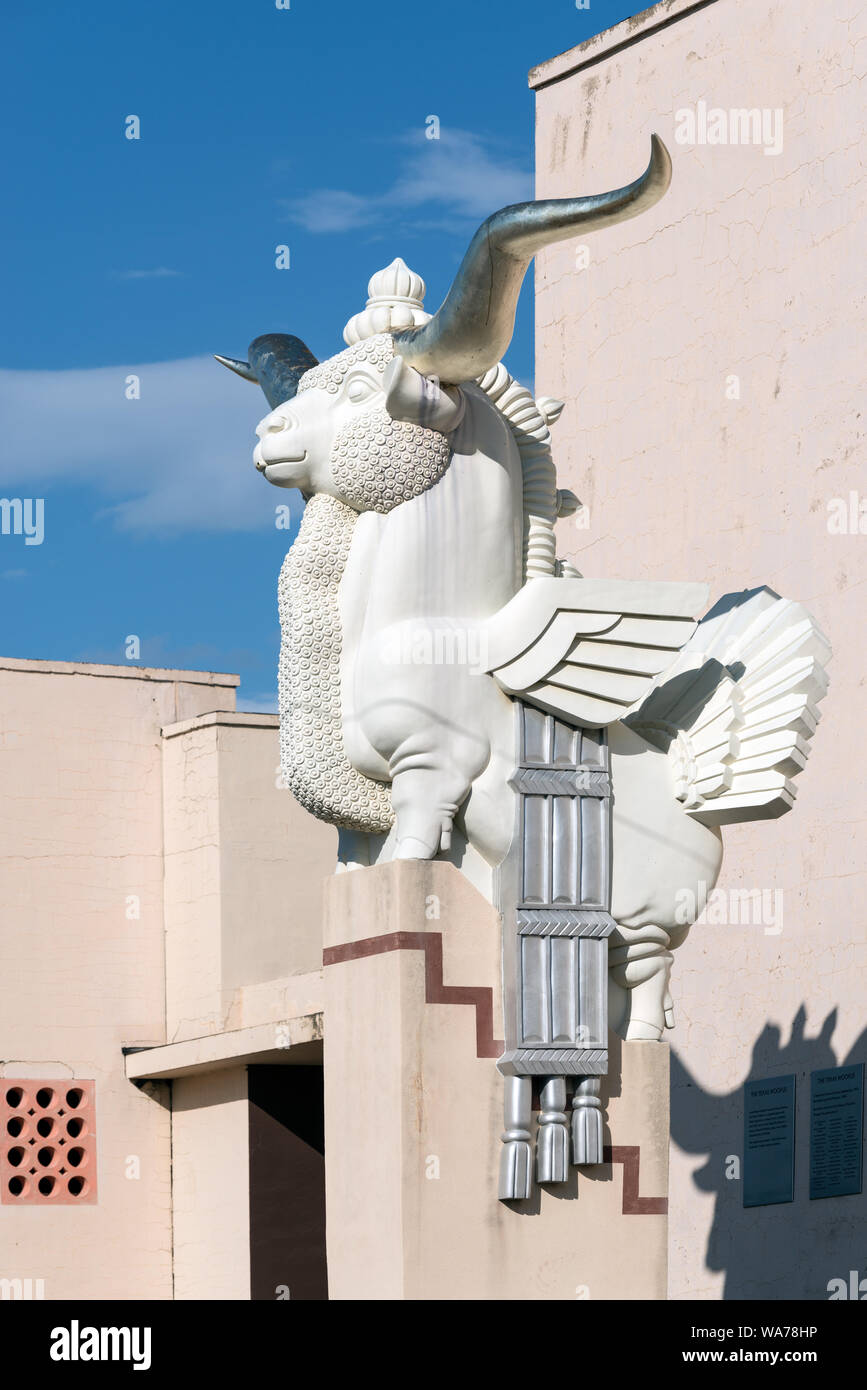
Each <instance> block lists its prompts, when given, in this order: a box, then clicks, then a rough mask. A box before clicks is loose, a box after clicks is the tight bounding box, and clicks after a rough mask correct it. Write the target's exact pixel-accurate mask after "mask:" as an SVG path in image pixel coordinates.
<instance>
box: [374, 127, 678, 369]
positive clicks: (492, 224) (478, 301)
mask: <svg viewBox="0 0 867 1390" xmlns="http://www.w3.org/2000/svg"><path fill="white" fill-rule="evenodd" d="M670 182H671V159H670V157H669V153H668V150H667V149H666V148H665V145H664V144H663V143H662V141H661V140H660V138H659V136H658V135H651V137H650V163H649V164H648V166H647V168H646V170H645V171H644V173H643V174H642V175H641V178H638V179H636V180H635V182H634V183H630V184H627V185H626V187H625V188H618V189H615V191H614V192H612V193H600V194H595V195H593V196H590V197H586V198H548V199H543V200H542V201H540V202H535V203H515V204H514V205H513V206H512V207H507V208H502V209H501V210H500V211H499V212H495V213H494V214H493V216H491V217H489V218H488V220H487V221H486V222H483V223H482V225H481V227H480V228H479V230H478V231H477V232H476V234H475V236H474V237H473V239H472V241H471V242H470V246H469V250H468V251H467V253H466V255H465V256H464V259H463V261H462V262H461V265H460V269H459V270H458V273H457V275H456V276H455V279H454V283H453V284H452V287H451V289H450V290H449V292H448V294H447V295H446V297H445V299H444V300H443V303H442V304H441V306H440V308H439V309H438V310H437V312H436V313H435V314H434V316H433V318H432V319H430V320H429V321H428V322H427V323H425V324H422V325H421V326H420V327H418V328H407V329H403V330H402V331H401V332H399V333H394V334H393V335H392V336H393V338H394V350H395V352H396V353H398V354H399V355H400V356H401V357H402V358H403V359H404V361H406V362H409V363H410V364H411V365H412V366H413V367H415V368H416V370H417V371H419V372H421V373H422V374H423V375H425V376H437V377H439V379H440V380H441V381H447V382H453V383H458V382H461V381H469V380H471V379H472V378H473V377H477V376H481V375H482V373H483V372H486V371H487V370H488V369H489V368H490V367H493V366H494V365H495V364H496V363H497V362H499V361H500V359H501V357H502V356H503V355H504V353H505V352H506V349H507V348H508V346H509V343H510V342H511V339H512V333H513V331H514V327H515V310H516V308H517V305H518V295H519V293H520V290H521V284H522V282H523V279H524V276H525V274H526V272H527V267H528V266H529V264H530V262H531V260H532V259H533V257H534V255H535V254H536V252H537V251H538V250H540V249H541V247H543V246H547V245H548V244H549V243H551V242H554V241H565V240H566V239H567V238H568V237H572V236H575V235H577V233H578V232H579V231H580V232H588V231H597V230H598V229H599V228H601V227H611V226H613V225H614V223H616V222H626V221H627V220H628V219H629V218H630V217H637V216H638V215H639V213H642V212H645V211H646V210H647V209H648V208H651V207H653V205H654V203H657V202H659V199H660V198H661V197H662V195H663V194H664V193H665V191H666V189H667V188H668V185H669V184H670Z"/></svg>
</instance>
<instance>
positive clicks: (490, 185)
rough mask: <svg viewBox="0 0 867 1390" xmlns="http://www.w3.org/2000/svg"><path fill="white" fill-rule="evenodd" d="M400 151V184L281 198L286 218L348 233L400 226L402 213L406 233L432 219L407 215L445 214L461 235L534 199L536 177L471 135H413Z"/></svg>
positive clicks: (451, 227)
mask: <svg viewBox="0 0 867 1390" xmlns="http://www.w3.org/2000/svg"><path fill="white" fill-rule="evenodd" d="M400 144H401V147H402V149H403V151H404V153H403V155H402V157H401V159H400V160H399V162H398V169H397V174H396V177H395V179H394V181H393V182H392V184H391V186H390V187H388V188H386V189H385V190H384V191H383V192H380V193H373V192H371V193H369V194H364V195H362V194H359V193H353V192H350V191H348V190H343V189H334V188H320V189H316V190H314V191H313V192H311V193H308V194H305V195H303V196H302V197H300V198H296V199H292V200H290V199H288V198H284V199H281V206H282V208H283V211H284V213H285V215H286V218H287V219H288V220H289V221H290V222H298V223H300V224H301V226H303V227H305V228H306V229H307V231H309V232H345V231H351V230H354V229H357V228H361V227H376V226H380V225H382V224H384V223H386V222H393V221H394V218H395V214H396V213H399V214H400V220H401V225H402V226H404V227H415V228H416V229H418V228H421V227H429V226H430V225H431V222H430V216H429V215H428V217H427V218H424V219H422V220H421V221H419V219H418V218H414V217H413V216H412V215H410V216H409V217H407V216H406V215H405V210H407V209H409V210H419V211H420V210H423V209H431V208H439V209H440V211H441V212H442V211H445V212H447V213H448V214H449V217H448V218H447V219H445V220H444V219H443V218H442V217H440V218H439V219H438V221H437V223H436V225H438V226H443V225H445V226H447V227H448V228H449V230H452V231H456V230H458V229H459V228H460V229H461V230H463V226H464V223H465V222H469V221H471V220H476V221H482V220H483V219H484V218H485V217H487V216H489V215H490V213H492V212H496V211H497V210H498V208H501V207H506V206H508V204H510V203H520V202H524V201H526V200H527V199H530V198H532V196H533V188H532V178H531V176H530V174H529V173H528V172H527V171H526V170H525V169H524V168H523V167H522V166H521V165H519V164H518V163H516V162H515V161H514V160H513V159H512V158H511V157H504V156H502V155H500V154H499V153H497V152H496V151H495V150H494V149H492V147H491V142H490V141H488V140H485V139H484V138H483V137H482V136H480V135H476V134H473V133H472V132H471V131H467V130H450V129H443V130H442V131H441V134H440V138H439V140H428V139H427V138H426V137H425V135H424V132H423V131H422V132H413V133H411V134H409V135H405V136H403V137H402V139H401V141H400Z"/></svg>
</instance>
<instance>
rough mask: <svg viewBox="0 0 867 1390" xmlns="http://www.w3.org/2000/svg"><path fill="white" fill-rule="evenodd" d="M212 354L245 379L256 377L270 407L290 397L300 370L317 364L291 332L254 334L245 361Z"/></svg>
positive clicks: (254, 379)
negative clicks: (247, 357)
mask: <svg viewBox="0 0 867 1390" xmlns="http://www.w3.org/2000/svg"><path fill="white" fill-rule="evenodd" d="M214 355H215V357H216V359H217V361H218V362H221V363H222V364H223V366H224V367H228V368H229V370H230V371H232V372H237V374H238V376H242V377H243V378H244V380H245V381H258V383H259V385H260V386H261V387H262V390H263V391H264V392H265V399H266V400H267V402H268V404H269V405H270V407H271V409H272V410H273V409H274V408H275V406H278V405H282V404H283V402H284V401H289V400H291V399H292V397H293V396H294V395H295V392H296V391H297V390H298V382H299V381H300V380H301V378H302V376H303V375H304V373H305V372H309V370H310V368H311V367H316V366H318V365H319V364H318V360H317V358H315V357H314V356H313V353H312V352H311V351H310V349H309V347H307V345H306V343H302V341H301V339H300V338H294V337H293V336H292V334H291V333H263V334H262V335H261V337H259V338H254V339H253V341H252V343H251V344H250V351H249V354H248V356H249V361H248V362H239V361H238V359H237V357H220V356H218V355H217V354H216V353H215V354H214Z"/></svg>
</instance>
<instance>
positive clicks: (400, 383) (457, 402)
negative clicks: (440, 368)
mask: <svg viewBox="0 0 867 1390" xmlns="http://www.w3.org/2000/svg"><path fill="white" fill-rule="evenodd" d="M382 386H383V390H384V391H385V408H386V410H387V411H388V413H389V415H390V416H391V418H392V420H409V421H411V422H412V424H414V425H424V427H425V428H426V429H429V430H438V431H439V433H440V434H451V432H452V430H455V429H457V427H458V425H459V424H460V422H461V420H462V419H463V416H464V411H465V409H466V404H467V403H466V398H465V396H464V395H463V392H461V391H460V390H459V389H458V388H457V387H456V386H448V387H445V386H440V384H439V382H437V381H435V380H433V379H432V378H431V377H427V376H422V374H421V372H417V371H416V370H415V368H414V367H410V366H409V365H408V364H407V363H406V362H404V360H403V358H402V357H395V358H393V359H392V361H391V362H389V364H388V366H387V367H386V369H385V375H384V377H383V382H382Z"/></svg>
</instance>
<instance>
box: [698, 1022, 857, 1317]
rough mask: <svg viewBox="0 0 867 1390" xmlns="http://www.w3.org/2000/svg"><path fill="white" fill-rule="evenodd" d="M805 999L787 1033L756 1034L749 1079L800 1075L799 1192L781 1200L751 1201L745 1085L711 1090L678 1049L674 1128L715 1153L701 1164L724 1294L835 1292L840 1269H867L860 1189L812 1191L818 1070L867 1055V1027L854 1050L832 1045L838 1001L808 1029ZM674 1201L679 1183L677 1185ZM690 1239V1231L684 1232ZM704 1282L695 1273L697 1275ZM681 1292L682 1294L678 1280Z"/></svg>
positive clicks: (762, 1296) (711, 1247)
mask: <svg viewBox="0 0 867 1390" xmlns="http://www.w3.org/2000/svg"><path fill="white" fill-rule="evenodd" d="M806 1022H807V1011H806V1008H805V1006H804V1005H803V1004H802V1005H801V1007H800V1008H799V1009H798V1011H797V1013H796V1014H795V1017H794V1019H793V1021H792V1028H791V1034H790V1037H789V1039H788V1041H787V1042H785V1043H784V1042H783V1040H782V1033H781V1030H780V1028H779V1027H777V1026H776V1025H775V1024H772V1023H768V1024H766V1026H765V1027H764V1029H763V1030H762V1032H761V1033H760V1034H759V1036H758V1037H757V1038H756V1041H755V1043H754V1045H753V1050H752V1056H751V1059H750V1066H749V1071H748V1072H747V1074H746V1075H745V1076H744V1082H746V1081H755V1080H760V1079H763V1078H765V1077H775V1076H784V1075H787V1074H791V1073H794V1075H795V1078H796V1080H795V1088H796V1089H795V1187H794V1200H793V1201H792V1202H788V1203H779V1204H777V1205H773V1206H763V1207H747V1208H745V1207H744V1205H743V1182H742V1165H743V1138H744V1136H743V1125H744V1099H743V1098H744V1092H743V1086H739V1087H737V1088H736V1089H735V1090H733V1091H731V1092H729V1093H728V1094H725V1095H714V1094H712V1093H711V1092H709V1091H705V1090H703V1089H702V1087H701V1086H700V1085H699V1083H698V1082H697V1081H696V1079H695V1078H694V1077H693V1076H692V1074H691V1073H690V1071H689V1070H688V1068H687V1067H686V1066H685V1064H684V1063H683V1062H682V1061H681V1059H680V1058H679V1057H678V1055H677V1054H676V1053H675V1052H674V1051H673V1050H672V1053H671V1137H672V1139H673V1141H674V1142H675V1144H676V1145H677V1146H678V1147H679V1148H680V1149H682V1150H684V1151H685V1152H686V1153H688V1154H696V1155H701V1156H702V1157H703V1158H704V1160H705V1162H704V1163H703V1164H702V1165H701V1166H700V1167H699V1168H697V1169H696V1170H695V1171H694V1172H693V1174H692V1182H693V1183H694V1184H695V1187H696V1188H697V1189H698V1191H699V1192H702V1193H709V1194H712V1195H713V1199H714V1209H713V1217H712V1223H711V1228H710V1233H709V1236H708V1243H707V1250H706V1253H705V1268H706V1269H707V1270H710V1271H713V1272H715V1273H719V1272H722V1273H723V1274H724V1276H725V1280H724V1288H723V1295H722V1296H723V1298H724V1299H727V1300H728V1299H748V1300H766V1299H811V1300H823V1299H827V1298H828V1297H829V1292H828V1285H829V1281H830V1280H832V1279H839V1278H843V1279H846V1278H847V1277H848V1274H849V1271H850V1270H859V1271H860V1277H864V1275H865V1274H867V1200H865V1195H864V1193H863V1192H862V1194H861V1195H860V1196H847V1197H827V1198H822V1199H816V1200H813V1201H811V1200H810V1195H809V1164H810V1152H809V1143H810V1073H811V1072H812V1071H816V1070H819V1069H821V1068H825V1067H836V1066H844V1065H850V1064H852V1063H857V1062H865V1061H867V1029H865V1031H864V1032H863V1033H862V1034H861V1036H860V1037H859V1038H858V1039H857V1041H856V1042H855V1044H854V1045H853V1047H852V1048H851V1050H850V1051H849V1053H848V1054H847V1055H846V1056H845V1057H843V1056H839V1055H838V1053H837V1052H836V1051H835V1049H834V1047H833V1045H832V1039H833V1034H834V1029H835V1028H836V1026H837V1010H836V1009H832V1011H831V1012H830V1013H829V1014H828V1016H827V1018H826V1019H825V1020H824V1022H823V1024H822V1027H821V1030H820V1032H819V1034H818V1035H817V1036H816V1037H807V1036H806V1033H805V1028H806ZM671 1197H672V1205H673V1206H674V1205H675V1204H676V1203H677V1201H678V1193H677V1191H676V1190H675V1189H672V1193H671ZM678 1236H679V1238H680V1239H681V1240H682V1241H683V1242H684V1243H688V1242H689V1237H688V1236H686V1235H683V1234H682V1233H676V1234H675V1239H678ZM690 1283H691V1284H692V1285H694V1284H695V1277H694V1276H693V1277H692V1278H691V1279H690ZM672 1293H673V1294H674V1296H675V1297H677V1296H678V1290H677V1288H676V1287H673V1289H672Z"/></svg>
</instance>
